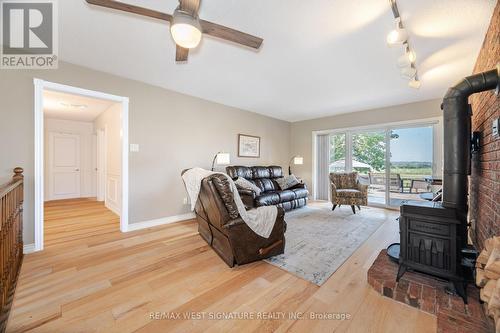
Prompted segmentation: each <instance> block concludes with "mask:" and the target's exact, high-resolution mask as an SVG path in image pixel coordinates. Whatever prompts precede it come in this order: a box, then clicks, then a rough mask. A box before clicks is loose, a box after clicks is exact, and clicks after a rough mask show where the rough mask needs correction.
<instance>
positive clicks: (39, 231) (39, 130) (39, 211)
mask: <svg viewBox="0 0 500 333" xmlns="http://www.w3.org/2000/svg"><path fill="white" fill-rule="evenodd" d="M33 84H34V85H35V108H34V113H35V114H34V116H35V178H34V183H35V209H34V210H35V244H34V251H41V250H43V216H44V211H43V202H44V198H43V187H44V184H43V161H44V151H43V136H44V125H43V91H44V90H45V89H47V90H52V91H57V92H63V93H68V94H74V95H80V96H85V97H90V98H98V99H104V100H108V101H113V102H117V103H121V105H122V110H121V111H122V117H121V118H122V123H121V130H122V166H121V167H122V173H121V186H122V198H121V199H122V200H121V209H120V213H121V214H120V231H122V232H126V231H127V230H128V197H129V195H128V189H129V187H128V172H129V168H128V164H129V161H128V142H129V139H128V135H129V129H128V124H129V123H128V117H129V110H128V108H129V99H128V97H123V96H116V95H111V94H107V93H103V92H100V91H93V90H87V89H82V88H78V87H73V86H68V85H64V84H59V83H54V82H48V81H44V80H40V79H36V78H35V79H33Z"/></svg>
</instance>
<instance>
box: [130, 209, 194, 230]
mask: <svg viewBox="0 0 500 333" xmlns="http://www.w3.org/2000/svg"><path fill="white" fill-rule="evenodd" d="M195 217H196V214H195V213H186V214H182V215H174V216H167V217H162V218H159V219H155V220H149V221H143V222H137V223H130V224H129V225H128V228H127V232H129V231H135V230H141V229H146V228H151V227H156V226H159V225H165V224H171V223H176V222H181V221H185V220H191V219H194V218H195Z"/></svg>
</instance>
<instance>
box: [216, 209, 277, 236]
mask: <svg viewBox="0 0 500 333" xmlns="http://www.w3.org/2000/svg"><path fill="white" fill-rule="evenodd" d="M276 208H277V209H278V214H277V215H276V222H275V223H278V224H283V225H284V227H283V228H284V229H285V230H286V222H285V210H284V209H283V208H282V207H276ZM241 225H245V226H246V223H245V221H243V219H242V218H241V217H238V218H237V219H234V220H231V221H229V222H228V223H226V224H225V225H224V226H223V228H225V229H232V228H235V227H238V226H241ZM248 228H249V227H248ZM249 230H251V229H250V228H249ZM252 232H253V231H252Z"/></svg>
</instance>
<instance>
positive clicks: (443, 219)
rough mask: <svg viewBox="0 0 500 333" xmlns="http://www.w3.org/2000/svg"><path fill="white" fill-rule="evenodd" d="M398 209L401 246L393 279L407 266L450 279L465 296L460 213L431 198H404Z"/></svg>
mask: <svg viewBox="0 0 500 333" xmlns="http://www.w3.org/2000/svg"><path fill="white" fill-rule="evenodd" d="M400 210H401V216H400V218H399V228H400V237H401V247H400V254H399V270H398V275H397V278H396V280H397V281H399V279H400V278H401V276H402V275H403V274H404V273H405V272H406V270H407V269H408V268H411V269H414V270H417V271H420V272H423V273H428V274H432V275H435V276H438V277H441V278H444V279H447V280H450V281H451V282H453V284H454V287H455V290H456V291H457V293H458V294H459V295H460V296H462V297H463V298H465V286H464V282H465V281H464V278H463V273H462V266H461V255H460V252H461V249H462V248H465V247H466V245H467V244H466V242H467V239H464V238H463V235H466V230H463V228H464V226H466V222H464V221H463V218H464V217H463V216H459V214H457V213H458V211H457V210H455V209H449V208H445V207H443V206H442V204H441V203H440V202H431V201H425V202H420V201H414V202H407V203H405V204H403V205H402V206H401V209H400Z"/></svg>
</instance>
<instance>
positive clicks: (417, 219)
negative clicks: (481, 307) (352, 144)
mask: <svg viewBox="0 0 500 333" xmlns="http://www.w3.org/2000/svg"><path fill="white" fill-rule="evenodd" d="M498 72H499V69H498V68H497V69H494V70H490V71H487V72H483V73H479V74H475V75H472V76H469V77H466V78H464V79H463V80H462V81H460V82H459V83H458V84H456V85H455V86H453V87H451V88H450V89H449V90H448V92H447V93H446V95H445V97H444V99H443V104H442V109H443V114H444V116H443V120H444V140H443V141H444V169H443V194H442V203H441V202H407V203H405V204H403V205H402V206H401V208H400V211H401V215H400V219H399V229H400V233H401V235H400V242H401V245H400V248H401V250H400V255H399V270H398V274H397V277H396V279H397V280H398V281H399V279H400V278H401V276H402V275H403V274H404V273H405V271H406V270H407V269H408V268H411V269H414V270H417V271H420V272H423V273H428V274H432V275H435V276H439V277H441V278H445V279H448V280H449V281H451V282H453V284H454V286H455V290H456V291H457V293H458V294H459V295H460V296H462V298H463V299H464V302H465V303H467V298H466V295H465V290H466V288H465V282H466V279H465V274H464V267H463V266H462V262H466V261H467V260H465V259H466V258H465V256H464V255H462V253H465V252H466V250H467V249H466V248H467V236H468V235H467V210H468V193H467V189H468V183H467V180H468V175H469V174H470V161H471V158H470V151H471V149H470V148H471V108H470V105H469V104H468V98H469V96H470V95H472V94H475V93H478V92H482V91H487V90H491V89H495V88H497V89H498V84H499V79H498Z"/></svg>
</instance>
